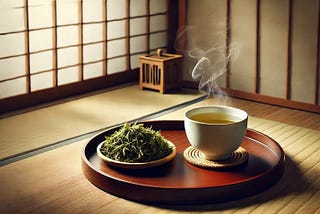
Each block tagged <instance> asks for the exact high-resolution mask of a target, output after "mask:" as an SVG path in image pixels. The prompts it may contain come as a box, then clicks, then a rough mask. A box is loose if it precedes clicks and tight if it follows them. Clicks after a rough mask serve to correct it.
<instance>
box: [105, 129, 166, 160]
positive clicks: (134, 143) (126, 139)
mask: <svg viewBox="0 0 320 214" xmlns="http://www.w3.org/2000/svg"><path fill="white" fill-rule="evenodd" d="M100 151H101V153H102V154H103V155H105V156H106V157H108V158H110V159H113V160H116V161H122V162H128V163H143V162H148V161H154V160H158V159H161V158H163V157H165V156H167V155H169V154H170V153H171V152H172V148H171V147H170V146H169V144H168V143H167V140H165V139H164V138H163V136H162V135H161V134H160V132H159V131H155V130H153V129H152V128H151V127H150V128H147V127H144V126H143V124H137V123H134V124H132V125H131V124H129V123H126V124H124V126H123V127H122V128H121V129H119V130H118V131H115V132H114V133H113V134H112V135H110V136H106V137H105V141H104V142H103V144H102V146H101V148H100Z"/></svg>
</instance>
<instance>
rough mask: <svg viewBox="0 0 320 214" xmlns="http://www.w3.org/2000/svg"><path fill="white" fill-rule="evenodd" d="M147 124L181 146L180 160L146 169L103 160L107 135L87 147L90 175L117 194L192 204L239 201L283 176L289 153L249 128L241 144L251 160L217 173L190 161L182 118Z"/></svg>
mask: <svg viewBox="0 0 320 214" xmlns="http://www.w3.org/2000/svg"><path fill="white" fill-rule="evenodd" d="M144 124H145V126H152V128H153V129H156V130H161V134H162V135H163V136H164V137H165V138H167V139H168V140H170V141H171V142H173V143H174V144H175V145H176V148H177V154H176V156H175V158H174V159H173V160H172V161H170V162H169V163H166V164H164V165H162V166H158V167H155V168H151V169H143V170H130V169H129V170H128V169H119V168H116V167H112V166H109V165H107V164H106V163H105V162H104V161H102V160H101V159H100V158H99V157H98V155H97V153H96V149H97V146H98V144H99V143H100V142H101V141H103V140H104V136H106V135H109V134H111V133H113V132H114V131H115V130H116V129H118V128H119V127H117V128H112V129H109V130H106V131H103V132H101V133H100V134H98V135H96V136H94V137H93V138H91V139H90V140H89V141H88V142H87V143H86V144H85V145H84V147H83V150H82V169H83V172H84V174H85V176H86V177H87V179H88V180H89V181H90V182H91V183H93V184H94V185H95V186H97V187H98V188H100V189H102V190H105V191H107V192H109V193H111V194H113V195H116V196H119V197H122V198H126V199H129V200H134V201H139V202H144V203H165V204H192V203H197V204H199V203H213V202H223V201H228V200H234V199H239V198H242V197H246V196H249V195H253V194H256V193H258V192H261V191H263V190H265V189H267V188H268V187H270V186H272V185H273V184H274V183H275V182H276V181H277V180H279V178H280V177H281V176H282V174H283V171H284V163H285V155H284V152H283V150H282V148H281V147H280V146H279V144H278V143H277V142H275V141H274V140H273V139H271V138H269V137H268V136H266V135H264V134H262V133H260V132H257V131H255V130H251V129H248V131H247V134H246V137H245V139H244V141H243V143H242V144H241V146H242V147H244V148H245V149H246V150H247V151H248V153H249V159H248V162H247V164H245V165H243V166H240V167H237V168H233V169H228V170H224V171H216V170H209V169H203V168H198V167H195V166H193V165H191V164H189V163H188V162H187V161H185V159H184V157H183V151H184V150H185V149H186V148H187V147H188V146H189V145H190V144H189V142H188V140H187V137H186V135H185V132H184V124H183V121H150V122H144Z"/></svg>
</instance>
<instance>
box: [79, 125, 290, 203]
mask: <svg viewBox="0 0 320 214" xmlns="http://www.w3.org/2000/svg"><path fill="white" fill-rule="evenodd" d="M141 123H144V124H146V125H152V127H155V129H159V127H160V129H161V127H162V128H163V127H165V128H164V129H161V130H184V127H183V124H184V123H183V121H181V120H159V121H157V120H155V121H142V122H141ZM120 127H121V125H119V126H117V127H112V128H109V129H106V130H104V131H101V132H100V133H98V134H96V135H95V136H93V137H92V138H90V140H88V142H86V143H85V144H84V146H83V149H82V154H81V160H82V168H83V171H84V174H85V175H86V177H87V179H88V180H89V181H90V182H91V183H93V184H94V185H96V186H97V187H98V188H100V189H102V190H104V191H107V192H109V193H111V194H114V195H116V196H119V197H124V198H127V199H131V200H138V201H145V202H156V203H158V202H159V203H174V202H173V201H166V200H164V201H155V200H148V199H147V200H144V198H143V197H142V199H136V198H132V197H131V196H130V194H129V195H128V194H124V195H122V194H118V192H116V193H115V192H114V191H109V190H108V189H106V188H105V187H104V185H103V184H101V181H96V180H95V178H93V177H94V176H100V177H101V176H102V177H105V178H106V180H110V179H111V180H114V181H116V182H121V183H123V184H125V185H132V186H136V187H139V188H140V187H141V188H146V189H147V190H155V191H157V190H158V191H160V190H161V191H163V190H174V191H183V190H186V189H188V190H197V189H198V190H201V189H207V190H210V189H219V188H222V189H223V188H232V187H233V186H239V185H243V184H249V186H250V183H252V184H255V185H256V183H257V182H258V183H259V181H260V180H264V181H265V182H266V178H270V181H267V184H266V185H265V187H264V188H260V187H258V188H257V190H256V191H254V190H252V191H251V192H249V193H248V194H244V195H243V196H246V195H252V194H254V193H258V192H260V191H263V190H264V189H266V188H268V187H270V186H272V185H273V184H274V183H275V182H277V181H278V180H279V179H280V178H281V176H282V174H283V171H284V165H285V154H284V151H283V149H282V147H281V146H280V145H279V144H278V143H277V142H276V141H275V140H274V139H272V138H270V137H269V136H267V135H266V134H263V133H261V132H259V131H256V130H254V129H248V131H247V135H246V137H247V138H250V139H253V140H254V141H257V143H259V144H262V145H263V146H265V147H267V148H269V149H270V150H271V151H273V152H274V153H275V155H276V156H278V157H279V160H278V162H277V163H276V164H275V165H274V167H273V168H271V169H270V170H267V171H265V172H263V173H260V174H259V175H257V176H253V177H250V178H247V179H242V180H241V182H234V183H228V184H227V185H221V186H208V187H188V188H179V187H178V188H176V187H174V188H172V187H163V186H161V187H160V186H155V185H148V184H141V183H138V182H132V181H127V180H125V179H122V178H119V177H115V176H112V175H108V174H107V173H105V172H103V171H101V170H99V169H97V168H96V167H95V166H94V164H92V163H91V162H90V161H89V159H88V157H87V153H88V151H87V149H88V147H89V146H91V144H97V142H93V140H94V139H96V138H97V137H99V136H101V135H105V133H106V132H113V131H114V130H116V129H119V128H120ZM173 143H174V142H173ZM274 150H277V152H275V151H274ZM90 151H91V153H92V150H90ZM93 153H96V152H95V151H94V152H93ZM88 171H90V172H88ZM272 172H273V173H274V174H272ZM92 174H93V175H92ZM100 179H101V178H100ZM102 179H103V178H102ZM161 194H163V193H161ZM233 198H239V197H233V196H230V197H225V199H227V200H229V199H233ZM219 201H220V200H209V202H219ZM185 202H186V203H189V202H195V203H199V201H197V200H194V201H193V200H191V201H190V200H186V201H185ZM178 203H184V202H182V201H178ZM200 203H201V202H200Z"/></svg>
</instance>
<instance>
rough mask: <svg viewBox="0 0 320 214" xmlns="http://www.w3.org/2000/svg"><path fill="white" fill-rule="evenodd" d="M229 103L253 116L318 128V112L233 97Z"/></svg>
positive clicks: (319, 128) (319, 115)
mask: <svg viewBox="0 0 320 214" xmlns="http://www.w3.org/2000/svg"><path fill="white" fill-rule="evenodd" d="M231 105H233V106H235V107H239V108H242V109H243V110H245V111H247V112H248V114H249V115H251V116H254V117H259V118H264V119H269V120H273V121H277V122H281V123H286V124H290V125H296V126H300V127H304V128H310V129H315V130H320V114H317V113H312V112H306V111H300V110H295V109H289V108H284V107H280V106H274V105H269V104H263V103H258V102H252V101H247V100H241V99H235V98H233V99H232V104H231Z"/></svg>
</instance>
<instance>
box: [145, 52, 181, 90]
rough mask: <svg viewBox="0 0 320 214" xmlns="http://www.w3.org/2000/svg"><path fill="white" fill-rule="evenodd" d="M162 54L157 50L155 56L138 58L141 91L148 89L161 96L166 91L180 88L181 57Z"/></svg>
mask: <svg viewBox="0 0 320 214" xmlns="http://www.w3.org/2000/svg"><path fill="white" fill-rule="evenodd" d="M162 52H163V51H162V49H158V50H157V54H154V55H145V56H140V57H139V63H140V81H139V85H140V89H141V90H143V89H144V88H148V89H153V90H158V91H159V92H160V93H162V94H163V93H165V92H166V90H168V89H173V88H180V87H181V79H182V73H181V72H182V55H178V54H163V53H162Z"/></svg>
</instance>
